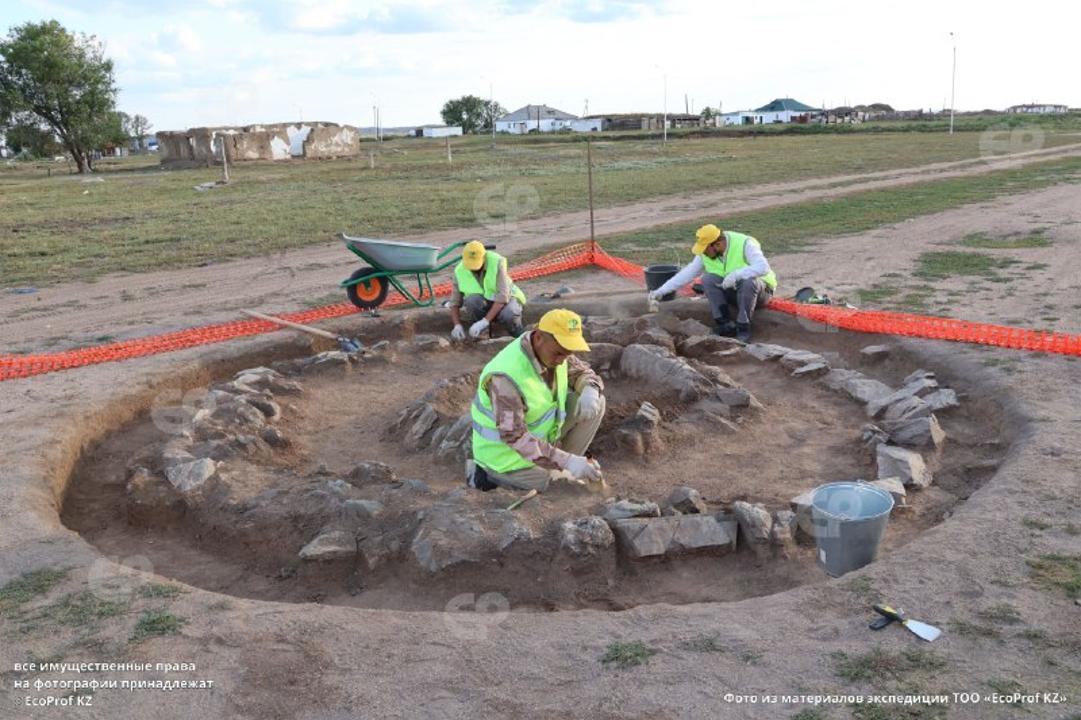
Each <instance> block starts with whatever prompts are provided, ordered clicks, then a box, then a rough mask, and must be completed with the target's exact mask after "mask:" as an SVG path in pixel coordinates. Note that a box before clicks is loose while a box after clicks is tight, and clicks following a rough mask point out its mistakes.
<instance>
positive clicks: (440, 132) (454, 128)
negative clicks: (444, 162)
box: [417, 125, 462, 138]
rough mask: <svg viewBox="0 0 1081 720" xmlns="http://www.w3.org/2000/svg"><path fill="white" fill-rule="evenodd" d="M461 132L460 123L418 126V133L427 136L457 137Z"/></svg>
mask: <svg viewBox="0 0 1081 720" xmlns="http://www.w3.org/2000/svg"><path fill="white" fill-rule="evenodd" d="M461 134H462V127H461V126H460V125H425V126H424V127H419V128H417V135H419V136H421V137H426V138H441V137H457V136H458V135H461Z"/></svg>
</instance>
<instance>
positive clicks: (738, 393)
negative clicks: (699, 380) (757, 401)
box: [714, 387, 754, 408]
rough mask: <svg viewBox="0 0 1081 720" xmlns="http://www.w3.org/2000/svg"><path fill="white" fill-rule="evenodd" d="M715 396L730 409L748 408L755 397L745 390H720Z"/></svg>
mask: <svg viewBox="0 0 1081 720" xmlns="http://www.w3.org/2000/svg"><path fill="white" fill-rule="evenodd" d="M714 396H715V397H716V398H717V399H718V400H720V401H721V403H722V404H724V405H726V406H727V407H729V408H744V407H748V406H749V405H750V404H751V402H752V400H754V396H753V395H751V393H750V392H748V391H747V390H746V389H744V388H739V387H737V388H720V389H718V390H717V392H716V393H714Z"/></svg>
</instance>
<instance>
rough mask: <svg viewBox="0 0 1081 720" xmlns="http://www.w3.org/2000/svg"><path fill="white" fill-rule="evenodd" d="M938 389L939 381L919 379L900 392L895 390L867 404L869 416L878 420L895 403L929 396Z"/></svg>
mask: <svg viewBox="0 0 1081 720" xmlns="http://www.w3.org/2000/svg"><path fill="white" fill-rule="evenodd" d="M937 387H938V381H937V380H935V379H934V378H919V379H918V380H914V381H912V382H910V383H909V384H907V385H905V386H904V387H903V388H901V389H900V390H895V391H894V392H892V393H890V394H889V395H887V396H885V397H882V398H876V399H874V400H872V401H871V402H869V403H867V415H868V416H869V417H872V418H876V417H878V416H879V415H881V414H882V412H883V411H885V410H886V409H887V408H889V407H890V406H891V405H894V404H895V403H898V402H901V401H902V400H907V399H908V398H911V397H921V396H924V395H927V394H929V393H930V392H932V391H933V390H935V389H936V388H937Z"/></svg>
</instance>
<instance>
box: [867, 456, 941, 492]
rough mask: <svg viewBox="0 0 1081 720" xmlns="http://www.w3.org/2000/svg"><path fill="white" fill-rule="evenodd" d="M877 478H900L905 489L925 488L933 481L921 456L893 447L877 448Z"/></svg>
mask: <svg viewBox="0 0 1081 720" xmlns="http://www.w3.org/2000/svg"><path fill="white" fill-rule="evenodd" d="M877 461H878V478H879V479H883V478H900V480H901V483H902V484H903V485H904V486H905V487H916V488H925V487H927V486H928V485H930V484H931V483H932V482H933V481H934V476H933V475H932V474H931V471H930V470H928V469H927V464H926V463H924V461H923V456H921V455H920V454H919V453H918V452H914V451H912V450H908V449H906V448H902V447H895V446H893V445H879V446H878V456H877Z"/></svg>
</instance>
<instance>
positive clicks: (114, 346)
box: [0, 243, 591, 381]
mask: <svg viewBox="0 0 1081 720" xmlns="http://www.w3.org/2000/svg"><path fill="white" fill-rule="evenodd" d="M590 257H591V256H590V253H589V243H579V244H577V245H571V246H570V247H566V248H562V249H560V250H556V251H555V252H551V253H549V254H547V255H544V256H542V257H539V258H535V259H534V260H530V261H529V262H526V263H523V264H522V265H520V266H518V267H516V268H515V269H514V272H512V273H511V274H512V275H513V277H514V278H515V279H516V280H528V279H530V278H537V277H542V276H544V275H551V274H553V273H558V272H564V271H566V270H573V269H575V268H580V267H584V266H586V265H589V264H590ZM450 289H451V285H450V283H449V282H445V283H442V284H440V285H436V286H434V287H433V288H432V291H433V294H434V296H435V297H439V296H442V295H448V294H450ZM429 297H430V296H428V295H425V296H424V297H423V298H421V299H422V300H427V299H428V298H429ZM408 302H409V301H408V300H406V299H405V298H403V297H402V296H400V295H398V294H397V293H395V294H394V295H393V296H392V297H390V298H388V299H387V301H386V302H385V303H384V305H386V306H394V305H403V304H407V303H408ZM355 312H359V310H358V309H357V307H356V306H354V305H353V304H352V303H347V302H346V303H339V304H336V305H327V306H326V307H321V308H315V309H313V310H304V311H302V312H295V313H288V314H284V315H282V316H281V317H283V318H285V319H286V320H292V321H293V322H298V323H312V322H316V321H318V320H327V319H330V318H336V317H342V316H343V315H349V314H352V313H355ZM280 329H281V327H280V326H279V325H275V324H274V323H272V322H268V321H266V320H238V321H236V322H226V323H217V324H214V325H204V326H203V327H197V328H190V329H187V330H179V331H177V332H171V333H165V334H162V335H152V336H150V337H143V338H136V339H134V340H124V341H121V342H114V343H109V344H107V345H98V346H96V347H88V348H79V349H77V350H67V351H64V352H58V353H49V354H46V355H0V381H3V380H11V379H14V378H25V377H30V376H32V375H41V374H43V373H48V372H55V371H57V370H66V369H68V368H76V367H83V366H86V365H96V364H98V363H106V362H113V361H115V360H127V359H129V358H137V357H144V356H146V355H156V354H158V353H166V352H173V351H174V350H184V349H186V348H191V347H197V346H199V345H209V344H210V343H217V342H222V341H224V340H232V339H233V338H239V337H245V336H248V335H258V334H260V333H265V332H270V331H273V330H280Z"/></svg>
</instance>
